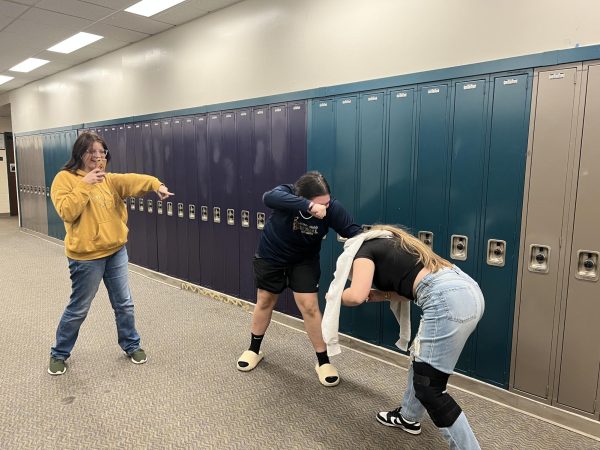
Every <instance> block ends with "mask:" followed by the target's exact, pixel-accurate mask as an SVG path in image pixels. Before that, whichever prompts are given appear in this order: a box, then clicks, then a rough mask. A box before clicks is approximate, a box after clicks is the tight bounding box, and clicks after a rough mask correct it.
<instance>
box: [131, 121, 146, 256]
mask: <svg viewBox="0 0 600 450" xmlns="http://www.w3.org/2000/svg"><path fill="white" fill-rule="evenodd" d="M129 126H130V125H127V127H129ZM131 126H132V127H133V136H131V137H132V138H133V146H129V149H130V150H131V149H133V152H134V157H133V161H134V166H133V168H132V169H133V170H131V172H133V173H138V174H143V173H144V142H143V140H142V132H143V131H142V124H141V123H136V124H133V125H131ZM128 130H129V129H128ZM127 140H129V139H127ZM134 201H135V208H134V210H132V209H130V211H131V213H132V214H131V218H132V219H134V220H135V222H134V224H133V225H134V227H133V228H132V229H131V231H130V233H129V239H133V242H135V245H134V250H135V253H136V260H137V264H139V265H140V266H142V267H148V246H147V242H148V229H147V221H146V216H147V214H146V200H145V198H144V197H136V198H135V199H134Z"/></svg>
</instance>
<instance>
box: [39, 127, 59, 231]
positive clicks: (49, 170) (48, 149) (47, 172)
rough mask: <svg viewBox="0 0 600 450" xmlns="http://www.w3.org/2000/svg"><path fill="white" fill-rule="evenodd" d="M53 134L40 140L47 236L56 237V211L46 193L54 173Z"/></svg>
mask: <svg viewBox="0 0 600 450" xmlns="http://www.w3.org/2000/svg"><path fill="white" fill-rule="evenodd" d="M54 136H55V134H54V133H53V134H45V135H44V136H43V138H42V142H43V153H44V178H45V183H44V190H45V192H44V196H45V198H46V210H47V217H48V218H47V220H48V236H51V237H54V238H55V237H57V236H56V234H57V226H56V222H57V220H58V219H59V217H58V214H57V213H56V210H55V209H54V205H53V204H52V200H51V198H50V195H49V194H50V193H49V192H46V188H48V189H49V188H50V186H51V185H52V181H53V180H54V175H55V174H56V173H55V166H56V164H55V153H56V151H55V142H54V141H55V139H54Z"/></svg>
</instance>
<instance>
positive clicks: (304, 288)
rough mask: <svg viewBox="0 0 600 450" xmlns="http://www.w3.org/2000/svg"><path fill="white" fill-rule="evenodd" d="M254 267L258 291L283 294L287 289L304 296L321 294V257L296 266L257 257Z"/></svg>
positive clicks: (304, 261) (306, 260)
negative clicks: (315, 293)
mask: <svg viewBox="0 0 600 450" xmlns="http://www.w3.org/2000/svg"><path fill="white" fill-rule="evenodd" d="M253 265H254V279H255V281H256V287H257V288H258V289H263V290H265V291H268V292H271V293H273V294H281V293H282V292H283V290H284V289H285V288H286V287H289V288H290V289H291V290H292V291H294V292H298V293H302V294H307V293H313V292H319V278H320V277H321V265H320V263H319V255H317V256H316V257H312V258H310V259H305V260H303V261H300V262H299V263H296V264H282V263H278V262H276V261H273V260H271V259H263V258H259V257H258V256H255V257H254V261H253Z"/></svg>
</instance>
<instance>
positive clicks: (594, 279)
mask: <svg viewBox="0 0 600 450" xmlns="http://www.w3.org/2000/svg"><path fill="white" fill-rule="evenodd" d="M585 74H586V72H585V71H584V75H583V78H585ZM582 122H583V134H582V139H581V155H580V159H579V164H577V162H576V163H575V173H576V175H575V177H576V179H575V180H574V181H575V182H574V185H575V183H576V186H577V195H576V196H574V195H573V196H572V198H573V199H574V201H575V198H576V201H575V211H574V222H573V226H572V230H573V238H572V239H573V240H572V242H571V246H570V254H567V255H566V261H567V262H568V261H569V259H570V265H569V269H568V272H567V273H568V279H567V280H566V281H565V284H567V285H568V287H567V289H566V291H567V296H566V302H565V305H564V307H563V308H562V309H563V310H564V326H562V327H561V328H563V329H562V330H561V331H562V332H560V333H559V336H562V339H563V342H562V345H559V348H560V349H561V355H560V356H559V358H558V360H559V361H560V363H559V364H560V365H559V367H558V374H557V377H558V381H557V384H558V386H557V387H558V389H557V392H556V394H555V395H556V402H557V403H558V404H560V405H563V406H566V407H569V408H573V409H576V410H578V412H579V411H583V412H584V413H588V414H595V413H596V412H597V407H596V405H597V401H598V368H599V367H600V351H598V329H599V322H600V281H598V278H599V276H598V275H599V270H600V268H599V257H600V232H599V227H598V223H599V220H600V209H599V208H598V198H600V184H599V183H598V180H599V179H600V152H599V151H598V147H599V145H600V128H599V127H598V124H600V65H593V66H590V67H589V70H588V72H587V94H586V99H585V110H584V115H583V120H582ZM577 169H578V170H577ZM570 228H571V227H570ZM561 318H562V317H561ZM562 323H563V320H561V325H562Z"/></svg>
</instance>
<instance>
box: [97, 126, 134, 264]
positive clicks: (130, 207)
mask: <svg viewBox="0 0 600 450" xmlns="http://www.w3.org/2000/svg"><path fill="white" fill-rule="evenodd" d="M115 131H116V130H115ZM125 134H126V137H125V140H124V142H123V143H124V144H125V145H124V147H122V148H120V147H119V145H118V143H117V139H116V135H115V136H113V133H112V132H109V133H107V135H106V137H107V138H108V139H109V140H110V142H113V141H114V143H115V145H113V146H110V145H109V143H108V142H107V145H109V147H108V148H109V149H110V148H112V149H113V153H114V154H115V155H117V158H116V160H117V164H116V165H117V167H118V166H119V165H120V164H119V162H120V161H123V162H124V163H125V164H124V172H125V173H135V172H136V152H137V148H136V147H137V146H138V145H139V144H138V141H137V137H138V136H137V135H138V134H139V132H137V131H136V129H135V128H134V126H133V124H127V125H125ZM109 151H110V150H109ZM112 156H113V155H111V157H112ZM126 200H127V226H128V228H129V235H128V237H127V254H128V255H129V261H131V262H132V263H133V264H138V265H142V259H141V255H140V251H139V248H138V243H139V241H140V240H141V239H142V235H141V233H140V231H141V230H140V227H139V220H138V219H139V214H138V212H137V209H138V202H137V198H135V197H129V198H127V199H126Z"/></svg>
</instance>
